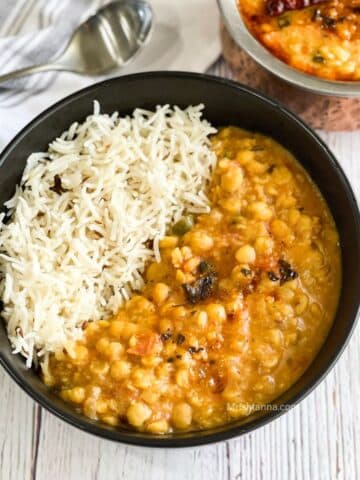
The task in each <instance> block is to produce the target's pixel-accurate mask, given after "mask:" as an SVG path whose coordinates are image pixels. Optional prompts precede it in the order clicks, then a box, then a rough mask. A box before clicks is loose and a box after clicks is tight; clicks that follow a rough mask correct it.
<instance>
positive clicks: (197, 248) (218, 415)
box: [0, 72, 360, 447]
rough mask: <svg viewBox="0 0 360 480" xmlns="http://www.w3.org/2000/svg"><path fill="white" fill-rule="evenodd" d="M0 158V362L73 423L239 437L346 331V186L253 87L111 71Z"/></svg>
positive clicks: (113, 435)
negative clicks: (110, 76)
mask: <svg viewBox="0 0 360 480" xmlns="http://www.w3.org/2000/svg"><path fill="white" fill-rule="evenodd" d="M117 92H122V93H121V96H119V95H118V93H117ZM94 100H96V102H95V106H93V102H94ZM114 112H116V113H114ZM64 132H65V133H64ZM34 152H45V153H41V154H36V156H34ZM29 156H30V157H29ZM29 158H30V159H29ZM159 159H160V163H158V162H159ZM139 162H140V163H139ZM141 162H143V163H141ZM73 165H76V168H75V167H74V168H73V167H72V166H73ZM114 165H115V167H114ZM127 165H128V166H127ZM25 166H26V169H25V171H24V167H25ZM130 166H131V168H130ZM0 169H1V170H0V171H1V175H0V183H1V189H0V191H1V194H0V195H1V198H0V200H1V204H5V209H3V212H4V215H3V218H2V229H1V231H0V235H1V245H2V246H1V252H0V257H1V272H2V278H1V294H2V317H3V318H2V325H3V328H2V330H1V336H0V342H1V344H0V345H1V348H0V361H1V364H2V366H3V367H4V368H5V370H6V371H7V372H8V373H9V374H10V375H11V377H12V378H13V379H14V380H15V381H16V382H17V383H18V384H19V385H20V386H21V387H22V388H23V389H24V390H25V391H26V392H27V393H28V394H29V395H30V396H31V397H32V398H33V399H35V400H36V401H37V402H38V403H39V404H40V405H42V406H43V407H45V408H46V409H47V410H49V411H50V412H52V413H54V414H55V415H56V416H58V417H59V418H61V419H63V420H64V421H65V422H67V423H69V424H70V425H73V426H75V427H78V428H80V429H82V430H84V431H86V432H88V433H92V434H95V435H97V436H100V437H103V438H107V439H111V440H114V441H118V442H123V443H128V444H134V445H143V446H157V447H185V446H194V445H202V444H208V443H211V442H217V441H221V440H225V439H229V438H232V437H235V436H239V435H241V434H244V433H247V432H250V431H252V430H254V429H256V428H258V427H260V426H263V425H265V424H267V423H268V422H270V421H271V420H273V419H275V418H277V417H279V416H280V415H281V414H283V413H284V412H286V411H287V410H289V409H290V408H291V407H292V406H294V405H296V404H297V403H298V402H299V401H300V400H302V399H303V398H304V397H305V396H306V395H307V394H309V393H310V392H311V391H312V389H313V388H314V387H315V386H316V385H317V384H318V383H319V382H320V381H321V380H322V379H323V378H324V376H325V375H326V374H327V373H328V372H329V370H330V369H331V368H332V366H333V365H334V364H335V362H336V360H337V359H338V357H339V356H340V354H341V352H342V351H343V349H344V347H345V346H346V344H347V342H348V340H349V338H350V336H351V333H352V330H353V328H354V326H355V322H356V316H357V312H358V307H359V301H360V280H359V264H360V217H359V210H358V206H357V202H356V199H355V197H354V194H353V192H352V190H351V187H350V184H349V182H348V180H347V179H346V176H345V175H344V173H343V171H342V169H341V167H340V165H339V163H338V162H337V161H336V159H335V158H334V156H333V154H332V153H331V152H330V151H329V149H328V148H327V147H326V145H325V144H324V143H323V142H322V140H321V139H320V138H319V137H318V136H317V135H316V134H315V133H314V132H313V131H312V130H311V129H309V128H308V127H307V126H306V125H305V124H304V123H302V122H301V120H299V119H298V118H297V117H296V116H294V115H293V114H292V113H290V112H289V111H287V110H286V109H284V108H283V107H282V106H280V105H279V104H277V103H276V102H274V101H272V100H270V99H269V98H266V97H264V96H262V95H261V94H259V93H257V92H255V91H252V90H251V89H248V88H246V87H243V86H241V85H239V84H236V83H234V82H231V81H227V80H223V79H219V78H216V77H211V76H207V75H199V74H190V73H177V72H153V73H145V74H137V75H130V76H124V77H119V78H114V79H112V80H108V81H105V82H102V83H99V84H96V85H93V86H91V87H89V88H87V89H85V90H81V91H80V92H78V93H75V94H74V95H72V96H70V97H67V98H65V99H64V100H62V101H61V102H59V103H57V104H55V105H53V106H52V107H50V108H49V109H48V110H47V111H46V112H44V113H42V114H41V115H40V116H39V117H37V118H36V119H35V120H33V122H31V123H30V124H29V125H28V126H27V127H25V129H24V130H23V131H22V132H20V134H19V135H18V136H17V137H16V138H15V139H14V140H13V141H12V142H11V144H10V145H9V146H8V147H7V148H6V149H5V150H4V151H3V153H2V154H1V166H0ZM94 172H95V173H94ZM79 175H80V176H79ZM16 185H19V187H18V188H17V189H16V192H15V196H13V197H12V195H13V194H14V190H15V187H16ZM34 192H35V193H34ZM97 195H99V198H98V197H97ZM9 199H11V200H10V201H9ZM92 199H93V200H94V201H93V203H92V204H91V201H92ZM127 202H128V203H127ZM141 202H143V203H141ZM90 204H91V206H89V205H90ZM128 204H129V206H128V207H126V205H128ZM47 206H48V207H49V208H48V209H47ZM98 207H99V208H98ZM137 207H139V208H138V210H136V208H137ZM97 208H98V209H97ZM32 209H34V212H35V213H31V212H33V210H32ZM128 210H129V211H128ZM29 212H30V213H29ZM85 213H86V214H85ZM24 215H30V217H31V219H32V221H31V222H25V221H24V220H23V219H24ZM71 215H73V217H72V216H71ZM118 216H119V217H118ZM26 218H27V217H26ZM124 218H125V219H126V222H125V220H124V223H121V219H124ZM59 219H60V220H61V221H59ZM119 219H120V220H119ZM66 225H67V226H66ZM71 228H73V230H71ZM19 229H20V230H19ZM23 229H25V230H23ZM26 229H27V230H26ZM19 231H23V232H25V233H23V234H24V235H25V237H26V241H25V242H22V241H21V240H19ZM34 231H36V234H33V232H34ZM44 232H45V233H44ZM69 232H70V233H69ZM124 232H128V236H124V235H125V234H124ZM12 235H14V238H16V242H12ZM81 235H83V236H81ZM74 239H75V240H74ZM80 240H81V241H80ZM48 241H49V242H50V243H49V245H50V247H51V248H48V247H47V242H48ZM11 242H12V243H11ZM32 242H33V243H32ZM51 242H52V243H51ZM30 244H31V248H29V245H30ZM85 249H87V250H85ZM54 251H55V252H56V255H53V253H52V252H54ZM35 252H42V253H41V255H40V254H37V253H35ZM84 252H85V253H84ZM134 252H135V253H134ZM34 255H37V256H36V259H37V260H36V262H35V263H36V265H35V266H34V259H33V256H34ZM103 258H105V260H106V261H104V263H101V262H102V261H103ZM93 260H94V261H93ZM112 260H113V262H112ZM14 265H15V268H13V267H14ZM49 265H51V268H50V267H49ZM99 265H100V267H99V268H98V266H99ZM131 269H132V270H131ZM130 270H131V271H133V272H134V273H132V275H131V276H129V275H128V276H126V275H127V274H128V272H129V271H130ZM29 271H30V272H31V275H30V277H29V276H28V272H29ZM66 277H68V278H66ZM29 278H30V281H29ZM79 279H80V280H79ZM52 282H53V283H52ZM77 282H80V283H79V284H78V283H77ZM18 285H19V287H18ZM60 287H61V288H60ZM39 292H40V293H39ZM64 292H65V293H64ZM79 292H80V293H79ZM61 295H64V298H63V297H61ZM34 299H35V300H34ZM15 300H16V301H15ZM32 302H33V304H32ZM47 302H49V304H48V303H47ZM58 304H59V305H60V306H58ZM49 305H50V306H49ZM24 308H25V309H26V310H24ZM19 312H20V313H21V315H20V313H19ZM39 312H45V313H46V315H45V313H42V314H41V315H40V314H39ZM84 319H85V320H84ZM14 353H15V355H14Z"/></svg>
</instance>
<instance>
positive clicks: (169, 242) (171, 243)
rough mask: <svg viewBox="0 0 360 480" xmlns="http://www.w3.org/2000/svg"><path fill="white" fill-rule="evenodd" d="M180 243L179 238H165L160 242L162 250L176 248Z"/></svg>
mask: <svg viewBox="0 0 360 480" xmlns="http://www.w3.org/2000/svg"><path fill="white" fill-rule="evenodd" d="M178 243H179V238H178V237H175V236H172V237H163V238H162V239H161V240H160V242H159V246H160V248H174V247H176V246H177V244H178Z"/></svg>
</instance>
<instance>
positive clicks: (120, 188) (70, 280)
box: [0, 102, 215, 367]
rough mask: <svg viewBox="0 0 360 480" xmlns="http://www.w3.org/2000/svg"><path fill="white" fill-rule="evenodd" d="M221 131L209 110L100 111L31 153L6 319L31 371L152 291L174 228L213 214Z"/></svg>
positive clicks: (19, 203)
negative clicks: (138, 293) (157, 263)
mask: <svg viewBox="0 0 360 480" xmlns="http://www.w3.org/2000/svg"><path fill="white" fill-rule="evenodd" d="M214 132H215V129H214V128H212V127H211V125H210V124H209V123H208V122H207V121H205V120H203V119H202V106H201V105H199V106H196V107H189V108H187V109H186V110H181V109H179V108H177V107H174V108H170V107H169V106H167V105H166V106H160V107H157V109H156V111H155V112H150V111H145V110H141V109H136V110H135V111H134V112H133V114H132V116H127V117H119V116H118V114H117V113H114V114H112V115H107V114H100V109H99V104H98V103H97V102H95V106H94V114H93V115H91V116H89V117H88V118H87V119H86V121H85V122H84V123H82V124H78V123H75V124H73V125H71V127H70V128H69V130H68V131H66V132H64V133H63V134H62V135H61V136H60V137H59V138H57V139H56V140H55V141H53V142H52V143H51V144H50V145H49V150H48V152H46V153H35V154H32V155H30V157H29V158H28V161H27V165H26V168H25V171H24V174H23V177H22V180H21V183H20V186H17V188H16V192H15V194H14V196H13V198H12V199H11V200H9V201H8V202H7V203H6V207H7V208H8V209H9V211H8V214H7V217H9V216H11V218H10V221H8V219H6V218H5V223H3V224H1V231H0V275H1V280H0V294H1V297H2V301H3V304H4V309H3V312H2V316H3V317H4V319H5V322H6V324H7V330H8V335H9V339H10V341H11V343H12V345H13V347H14V353H18V352H20V353H22V354H23V355H24V356H25V357H26V358H27V366H28V367H30V366H31V364H32V361H33V354H34V352H37V355H38V356H39V357H42V356H45V357H46V355H47V354H48V353H49V352H55V351H56V350H57V349H59V348H63V347H64V345H66V344H67V342H69V341H73V340H77V339H79V338H80V337H81V335H82V325H83V324H84V323H85V322H87V321H95V320H98V319H101V318H106V317H108V316H110V315H111V314H113V313H115V312H116V311H117V310H118V308H119V307H120V305H121V303H122V302H123V300H124V299H127V298H129V296H130V295H131V292H132V291H134V290H138V289H141V288H142V286H143V279H142V276H141V274H142V272H143V270H144V267H145V264H146V263H147V262H148V261H150V260H152V259H154V258H155V259H157V260H159V258H160V253H159V248H158V245H159V239H160V238H161V237H163V236H164V235H165V233H166V230H167V229H168V227H169V225H170V224H171V223H173V222H176V221H177V220H178V219H179V218H180V217H181V216H182V214H183V213H184V212H185V211H186V212H190V213H195V214H197V213H202V212H207V211H208V209H209V206H208V199H207V197H206V195H205V193H204V192H205V189H206V186H207V184H208V182H209V180H210V178H211V170H212V167H213V166H214V163H215V155H214V153H213V152H212V151H211V149H210V143H209V138H208V136H209V135H210V134H212V133H214ZM0 221H1V219H0ZM149 245H153V246H152V247H149Z"/></svg>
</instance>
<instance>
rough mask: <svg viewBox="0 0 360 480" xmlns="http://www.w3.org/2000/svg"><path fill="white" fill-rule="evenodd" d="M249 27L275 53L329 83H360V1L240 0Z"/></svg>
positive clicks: (293, 65) (241, 9) (285, 60)
mask: <svg viewBox="0 0 360 480" xmlns="http://www.w3.org/2000/svg"><path fill="white" fill-rule="evenodd" d="M239 8H240V11H241V12H242V15H243V17H244V20H245V23H246V25H247V27H248V28H249V30H250V31H251V32H252V33H253V34H254V36H255V37H256V38H257V39H258V40H259V41H260V42H261V43H262V44H263V45H264V46H265V47H266V48H268V49H269V50H270V51H271V52H272V53H273V54H274V55H276V56H277V57H278V58H280V59H281V60H283V61H284V62H286V63H288V64H289V65H291V66H292V67H295V68H297V69H298V70H301V71H303V72H306V73H309V74H311V75H316V76H318V77H322V78H326V79H330V80H356V81H358V80H360V1H359V0H328V1H326V0H325V1H321V0H306V1H305V0H239Z"/></svg>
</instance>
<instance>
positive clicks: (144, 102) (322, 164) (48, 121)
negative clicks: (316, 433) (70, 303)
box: [0, 72, 360, 447]
mask: <svg viewBox="0 0 360 480" xmlns="http://www.w3.org/2000/svg"><path fill="white" fill-rule="evenodd" d="M94 99H97V100H99V102H100V104H101V109H102V111H103V112H108V113H111V112H113V111H114V110H118V111H119V112H120V114H122V115H123V114H127V113H130V112H132V110H133V109H134V108H136V107H142V108H148V109H152V108H154V107H155V106H156V105H158V104H166V103H169V104H176V105H179V106H180V107H185V106H188V105H194V104H199V103H203V104H204V105H205V117H206V118H207V119H208V120H210V121H211V122H212V123H213V124H214V125H229V124H233V125H238V126H240V127H243V128H246V129H249V130H254V131H257V132H262V133H264V134H266V135H270V136H271V137H273V138H274V139H275V140H277V141H278V142H280V143H281V144H282V145H284V146H285V147H286V148H288V149H289V150H290V151H291V152H292V153H293V154H294V155H295V156H296V158H297V159H298V160H299V161H300V162H301V164H302V165H303V166H304V168H305V169H306V170H307V171H308V172H309V173H310V175H311V176H312V178H313V180H314V181H315V182H316V183H317V185H318V186H319V188H320V190H321V192H322V194H323V196H324V197H325V199H326V200H327V202H328V204H329V206H330V209H331V212H332V214H333V216H334V219H335V221H336V224H337V228H338V230H339V233H340V239H341V247H342V268H343V283H342V290H341V295H340V301H339V307H338V311H337V314H336V318H335V321H334V324H333V326H332V328H331V331H330V333H329V335H328V338H327V339H326V342H325V344H324V345H323V347H322V348H321V350H320V352H319V354H318V355H317V357H316V359H315V360H314V361H313V363H312V364H311V366H310V367H309V369H308V370H307V371H306V373H305V374H304V375H303V376H302V377H301V378H300V380H299V381H298V382H296V384H294V385H293V386H292V387H291V388H290V389H289V390H288V391H287V392H286V393H285V394H284V395H282V396H281V398H279V399H278V400H277V401H276V402H273V404H272V405H273V408H272V410H271V411H270V412H269V411H265V412H256V413H254V414H253V415H251V416H250V417H248V418H246V419H245V420H242V421H237V422H234V423H232V424H230V425H225V426H223V427H220V428H216V429H212V430H207V431H202V432H192V433H184V434H174V435H164V436H156V435H150V434H142V433H138V432H134V431H130V430H125V429H121V430H120V429H116V428H112V427H110V426H106V425H103V424H100V423H96V422H94V421H91V420H90V419H88V418H86V417H84V416H83V415H81V414H79V413H76V412H75V411H74V410H73V409H72V408H71V407H70V406H69V405H67V404H65V403H64V402H63V401H62V400H61V399H59V398H58V397H56V396H55V395H54V394H53V393H51V392H50V391H49V390H48V389H47V387H46V386H45V385H44V384H43V383H42V382H41V381H40V379H39V377H38V376H37V374H36V372H34V371H33V370H27V369H26V368H25V365H24V361H23V359H22V358H21V357H20V356H18V355H16V356H15V355H13V354H12V353H11V349H10V345H9V342H8V339H7V336H6V332H5V328H4V327H3V326H2V328H1V329H0V361H1V364H2V365H3V367H4V368H5V370H6V371H7V372H8V373H9V374H10V375H11V376H12V377H13V379H14V380H15V381H16V382H17V383H18V384H19V385H20V386H21V387H22V388H23V389H24V390H25V391H26V392H27V393H28V394H29V395H30V396H31V397H32V398H34V399H35V400H36V401H37V402H39V403H40V405H42V406H43V407H45V408H46V409H48V410H49V411H50V412H52V413H54V414H55V415H57V416H58V417H59V418H61V419H63V420H65V421H66V422H68V423H70V424H71V425H74V426H76V427H78V428H80V429H82V430H84V431H86V432H89V433H93V434H95V435H98V436H100V437H104V438H108V439H111V440H116V441H119V442H124V443H129V444H136V445H144V446H153V447H154V446H156V447H184V446H193V445H202V444H207V443H211V442H216V441H220V440H225V439H228V438H231V437H234V436H237V435H241V434H243V433H247V432H250V431H252V430H254V429H255V428H257V427H260V426H262V425H265V424H266V423H268V422H270V421H271V420H273V419H275V418H276V417H278V416H279V415H281V414H282V413H283V412H284V411H285V410H286V409H287V408H288V407H289V406H293V405H295V404H296V403H298V402H299V401H300V400H301V399H303V398H304V397H305V396H306V395H307V394H308V393H309V392H310V391H311V390H312V389H313V388H314V387H315V386H316V385H317V384H318V383H319V382H320V381H321V380H322V379H323V378H324V376H325V375H326V373H328V372H329V370H330V369H331V367H332V366H333V365H334V363H335V361H336V360H337V358H338V357H339V355H340V353H341V352H342V350H343V349H344V347H345V345H346V343H347V341H348V340H349V337H350V335H351V332H352V330H353V328H354V325H355V320H356V315H357V311H358V307H359V301H360V275H359V265H360V215H359V210H358V207H357V203H356V200H355V197H354V194H353V192H352V190H351V187H350V185H349V182H348V181H347V179H346V177H345V175H344V173H343V171H342V169H341V167H340V165H339V164H338V162H337V161H336V160H335V158H334V157H333V155H332V154H331V152H330V151H329V150H328V148H327V147H326V145H325V144H324V143H323V142H322V141H321V140H320V138H319V137H318V136H317V135H316V134H315V133H314V132H313V131H312V130H311V129H310V128H308V127H307V126H306V125H305V124H304V123H303V122H302V121H301V120H299V119H298V118H297V117H296V116H295V115H293V114H292V113H290V112H289V111H288V110H286V109H285V108H283V107H282V106H280V105H279V104H278V103H276V102H274V101H273V100H270V99H268V98H265V97H264V96H263V95H260V94H259V93H257V92H255V91H252V90H250V89H249V88H245V87H242V86H240V85H239V84H236V83H234V82H231V81H228V80H223V79H220V78H215V77H210V76H207V75H198V74H190V73H178V72H156V73H145V74H139V75H130V76H124V77H120V78H114V79H112V80H107V81H105V82H102V83H99V84H97V85H93V86H91V87H89V88H86V89H85V90H81V91H80V92H78V93H75V94H74V95H71V96H70V97H67V98H65V99H64V100H62V101H60V102H59V103H57V104H55V105H54V106H52V107H50V108H49V109H48V110H46V111H45V112H43V113H42V114H41V115H39V116H38V117H37V118H36V119H35V120H33V121H32V122H31V123H30V124H29V125H28V126H27V127H25V128H24V129H23V130H22V131H21V132H20V133H19V134H18V135H17V136H16V137H15V139H14V140H13V141H12V142H11V143H10V145H9V146H8V147H7V148H6V149H5V150H4V151H3V152H2V154H1V155H0V205H2V204H3V203H4V202H5V201H6V200H8V199H9V198H10V197H11V195H12V194H13V192H14V188H15V185H16V183H17V182H18V181H19V180H20V177H21V174H22V171H23V169H24V166H25V162H26V159H27V157H28V155H29V154H30V153H32V152H37V151H44V150H46V148H47V145H48V143H49V142H50V141H51V140H53V139H54V138H55V137H56V136H58V135H59V134H60V133H62V132H63V131H64V130H66V129H67V128H68V127H69V125H70V124H71V123H73V122H75V121H82V120H84V119H85V117H86V116H87V115H88V114H90V113H91V112H92V108H93V104H92V102H93V100H94ZM284 406H285V407H284Z"/></svg>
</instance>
